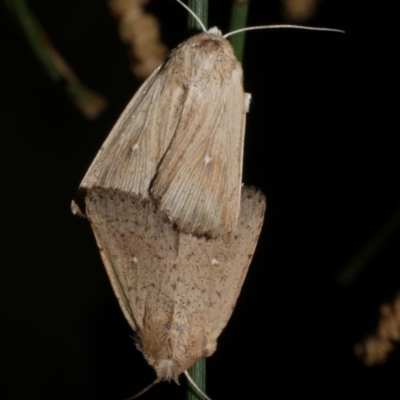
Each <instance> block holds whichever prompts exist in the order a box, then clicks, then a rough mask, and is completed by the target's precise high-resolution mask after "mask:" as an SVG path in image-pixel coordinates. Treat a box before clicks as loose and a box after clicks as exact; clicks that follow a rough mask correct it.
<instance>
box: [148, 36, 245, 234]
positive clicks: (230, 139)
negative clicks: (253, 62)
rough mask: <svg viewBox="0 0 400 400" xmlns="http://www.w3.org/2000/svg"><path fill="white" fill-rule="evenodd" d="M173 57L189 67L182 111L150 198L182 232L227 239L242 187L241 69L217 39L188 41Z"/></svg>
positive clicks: (228, 48) (224, 43)
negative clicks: (223, 236)
mask: <svg viewBox="0 0 400 400" xmlns="http://www.w3.org/2000/svg"><path fill="white" fill-rule="evenodd" d="M175 57H176V58H178V59H182V60H183V61H184V65H185V66H186V67H185V69H184V71H183V72H181V75H182V80H183V84H184V85H185V86H186V87H187V90H186V92H185V99H184V107H183V109H182V113H181V115H180V119H179V124H178V126H177V130H176V133H175V135H174V138H173V140H172V143H171V145H170V147H169V149H168V151H167V153H166V155H165V157H164V158H163V160H162V162H161V166H160V168H159V171H158V173H157V175H156V177H155V180H154V183H153V184H152V186H151V192H152V194H153V196H154V197H155V199H156V200H157V202H158V204H159V206H160V209H161V210H164V211H166V212H167V213H168V216H169V217H170V218H171V219H172V220H173V221H174V222H175V223H176V224H177V225H178V226H179V228H180V229H181V230H183V231H185V232H190V233H196V234H199V235H204V234H206V235H208V236H211V237H218V236H220V235H227V234H229V233H231V232H232V231H233V229H234V228H235V226H236V223H237V219H238V215H239V206H240V190H241V184H242V159H243V141H244V129H245V113H246V104H245V103H246V101H245V93H244V91H243V84H242V68H241V66H240V63H239V62H238V61H237V60H236V58H235V55H234V52H233V49H232V46H231V45H230V44H229V42H228V41H227V40H226V39H224V38H223V36H221V35H219V34H209V33H203V34H200V35H197V36H194V37H192V38H190V39H189V40H188V41H187V42H185V43H184V44H183V45H182V46H181V47H180V48H178V49H177V50H176V55H175Z"/></svg>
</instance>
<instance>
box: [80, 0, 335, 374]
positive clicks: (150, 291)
mask: <svg viewBox="0 0 400 400" xmlns="http://www.w3.org/2000/svg"><path fill="white" fill-rule="evenodd" d="M177 1H179V0H177ZM179 2H180V1H179ZM180 3H181V2H180ZM181 4H182V3H181ZM185 7H186V6H185ZM186 8H187V7H186ZM200 24H201V22H200ZM274 27H277V28H282V27H294V28H299V27H297V26H290V25H281V26H279V25H278V26H266V27H255V28H247V30H249V29H260V28H261V29H264V28H274ZM300 28H301V29H318V30H328V29H323V28H322V29H319V28H302V27H300ZM203 30H204V32H203V33H200V34H198V35H195V36H193V37H191V38H189V39H188V40H186V41H185V42H183V43H182V44H180V45H179V46H178V47H177V48H176V49H174V50H173V51H172V52H171V53H170V54H169V56H168V58H167V60H166V61H165V62H164V63H163V64H162V65H161V66H160V67H159V68H157V69H156V71H154V73H153V74H152V75H151V76H150V77H149V78H148V79H147V80H146V81H145V82H144V83H143V85H142V86H141V87H140V89H139V90H138V91H137V93H136V94H135V95H134V97H133V98H132V100H131V101H130V102H129V104H128V105H127V107H126V109H125V110H124V112H123V113H122V115H121V116H120V118H119V119H118V121H117V123H116V124H115V126H114V128H113V129H112V131H111V133H110V134H109V136H108V138H107V139H106V141H105V142H104V144H103V146H102V147H101V149H100V150H99V152H98V154H97V156H96V158H95V159H94V161H93V163H92V165H91V166H90V168H89V170H88V171H87V173H86V175H85V177H84V179H83V180H82V182H81V184H80V186H79V191H78V196H77V199H76V203H75V202H73V204H72V209H73V212H74V213H81V214H84V215H86V216H87V218H88V220H89V222H90V224H91V227H92V230H93V232H94V235H95V238H96V241H97V244H98V247H99V249H100V253H101V257H102V260H103V263H104V265H105V267H106V271H107V274H108V276H109V278H110V281H111V284H112V286H113V289H114V292H115V294H116V297H117V298H118V301H119V304H120V306H121V309H122V311H123V313H124V315H125V317H126V319H127V321H128V322H129V324H130V325H131V327H132V329H133V330H134V331H135V333H136V338H137V347H138V349H139V350H140V351H141V352H142V353H143V355H144V357H145V359H146V360H147V362H148V363H149V364H150V365H151V366H152V367H153V368H154V369H155V371H156V374H157V379H158V380H171V379H173V380H175V381H177V380H178V377H179V375H180V374H181V373H182V372H185V371H186V370H187V369H188V368H189V367H190V366H191V365H193V364H194V363H195V362H196V361H198V360H199V359H201V358H204V357H208V356H210V355H212V354H213V353H214V351H215V349H216V341H217V338H218V336H219V334H220V333H221V331H222V330H223V329H224V327H225V326H226V324H227V322H228V320H229V318H230V315H231V313H232V311H233V309H234V306H235V304H236V301H237V298H238V295H239V292H240V289H241V286H242V284H243V281H244V278H245V276H246V273H247V269H248V267H249V264H250V261H251V258H252V256H253V253H254V249H255V246H256V244H257V240H258V236H259V233H260V230H261V226H262V223H263V219H264V212H265V197H264V196H263V195H262V194H261V193H260V192H258V191H257V190H255V189H253V188H247V187H242V160H243V141H244V129H245V113H246V110H247V108H248V104H249V99H250V96H249V95H247V94H246V93H245V92H244V90H243V85H242V68H241V65H240V63H239V62H238V61H237V60H236V58H235V56H234V53H233V49H232V47H231V45H230V44H229V42H228V41H227V40H226V37H227V36H229V35H231V34H233V33H236V32H232V33H230V34H228V35H225V36H223V35H222V34H221V32H220V31H219V30H218V29H217V28H211V29H210V30H208V31H206V29H205V27H204V26H203Z"/></svg>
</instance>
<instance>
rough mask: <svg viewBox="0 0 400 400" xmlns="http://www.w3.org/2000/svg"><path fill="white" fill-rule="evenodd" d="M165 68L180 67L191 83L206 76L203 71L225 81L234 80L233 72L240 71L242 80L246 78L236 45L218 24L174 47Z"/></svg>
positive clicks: (185, 77)
mask: <svg viewBox="0 0 400 400" xmlns="http://www.w3.org/2000/svg"><path fill="white" fill-rule="evenodd" d="M165 68H166V69H168V70H173V71H176V72H175V73H176V74H177V75H178V76H179V77H180V78H181V79H182V80H183V81H185V82H187V84H191V82H193V81H197V80H198V79H200V80H202V76H203V74H208V73H211V74H213V75H214V76H215V78H214V79H215V81H218V82H219V83H222V84H228V82H232V81H230V79H231V78H232V74H235V75H239V79H240V81H241V79H242V67H241V65H240V63H239V62H238V61H237V59H236V56H235V53H234V50H233V48H232V45H231V44H230V43H229V41H228V40H227V39H225V38H224V37H223V36H222V34H221V33H220V31H219V30H218V29H217V28H211V29H210V30H209V31H208V32H204V33H199V34H198V35H194V36H192V37H190V38H189V39H187V40H186V41H185V42H183V43H182V44H180V45H179V46H178V47H177V48H176V49H174V50H172V51H171V53H170V54H169V56H168V59H167V62H166V63H165ZM233 79H235V78H233Z"/></svg>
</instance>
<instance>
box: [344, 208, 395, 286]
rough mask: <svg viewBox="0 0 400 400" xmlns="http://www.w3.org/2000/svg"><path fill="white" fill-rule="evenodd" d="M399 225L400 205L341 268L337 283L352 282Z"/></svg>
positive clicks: (347, 283)
mask: <svg viewBox="0 0 400 400" xmlns="http://www.w3.org/2000/svg"><path fill="white" fill-rule="evenodd" d="M399 227H400V206H399V207H398V208H397V210H396V211H395V212H394V214H393V215H392V216H391V217H390V218H389V220H388V221H386V223H385V224H384V225H383V226H382V227H381V229H379V231H378V232H377V233H376V234H375V235H374V236H373V237H372V238H371V239H370V240H369V241H368V242H367V243H366V244H365V245H364V246H363V247H362V249H361V250H360V251H359V252H358V253H357V254H356V255H355V256H354V257H353V258H352V259H351V260H350V261H349V262H348V263H346V264H345V266H344V267H343V268H342V270H341V271H340V272H339V274H338V275H337V277H336V282H337V283H338V284H339V285H349V284H350V283H352V282H353V281H354V280H355V279H356V278H357V277H358V275H359V274H360V273H361V271H362V270H363V269H364V267H365V266H366V265H367V264H368V263H369V262H370V260H371V259H372V258H373V257H374V256H375V255H376V254H377V253H378V252H379V251H380V250H381V249H382V247H383V246H384V244H385V243H386V242H387V241H388V239H389V238H390V237H391V236H392V235H393V233H394V232H395V231H396V230H397V229H399Z"/></svg>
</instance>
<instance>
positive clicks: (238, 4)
mask: <svg viewBox="0 0 400 400" xmlns="http://www.w3.org/2000/svg"><path fill="white" fill-rule="evenodd" d="M249 3H250V0H233V5H232V13H231V23H230V25H229V32H233V31H236V30H237V29H241V28H244V27H245V26H246V21H247V12H248V9H249ZM245 35H246V34H245V33H244V32H243V33H238V34H237V35H233V36H231V37H230V38H229V40H230V42H231V44H232V46H233V48H234V50H235V55H236V58H237V59H238V60H239V61H240V62H241V61H242V59H243V52H244V40H245Z"/></svg>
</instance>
